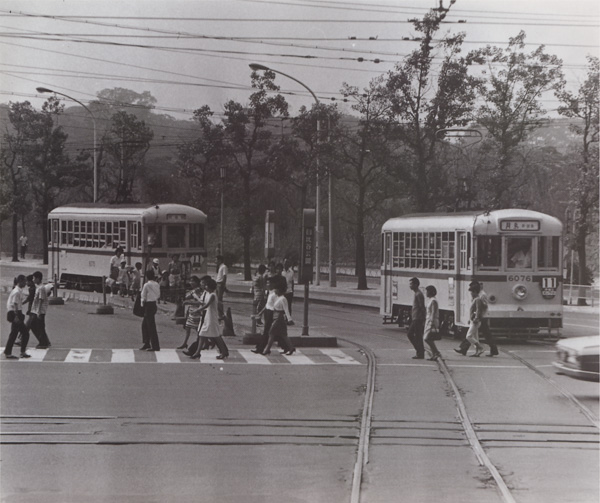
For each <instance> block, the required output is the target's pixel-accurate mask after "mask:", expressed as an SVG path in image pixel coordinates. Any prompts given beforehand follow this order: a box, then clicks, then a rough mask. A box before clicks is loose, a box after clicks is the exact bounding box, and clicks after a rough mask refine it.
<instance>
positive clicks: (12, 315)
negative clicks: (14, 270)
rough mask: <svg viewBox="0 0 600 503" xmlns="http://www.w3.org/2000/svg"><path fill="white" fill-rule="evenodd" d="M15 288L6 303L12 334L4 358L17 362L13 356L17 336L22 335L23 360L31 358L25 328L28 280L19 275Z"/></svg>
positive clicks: (7, 342)
mask: <svg viewBox="0 0 600 503" xmlns="http://www.w3.org/2000/svg"><path fill="white" fill-rule="evenodd" d="M15 283H16V284H15V286H14V288H13V289H12V291H11V292H10V295H9V296H8V300H7V302H6V316H7V319H8V321H9V322H10V334H9V336H8V340H7V341H6V347H5V348H4V357H5V358H6V359H7V360H16V359H17V357H16V356H15V355H13V354H12V349H13V346H14V344H15V341H16V340H17V335H18V334H21V358H29V357H30V355H29V354H27V343H28V342H29V330H28V329H27V327H26V326H25V315H24V314H23V300H24V299H26V298H27V294H28V291H27V290H26V286H27V278H26V277H25V275H23V274H19V275H18V276H17V278H16V282H15Z"/></svg>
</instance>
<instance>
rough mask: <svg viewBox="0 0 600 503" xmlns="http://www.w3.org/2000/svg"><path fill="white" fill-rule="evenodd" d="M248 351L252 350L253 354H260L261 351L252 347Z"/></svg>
mask: <svg viewBox="0 0 600 503" xmlns="http://www.w3.org/2000/svg"><path fill="white" fill-rule="evenodd" d="M250 351H252V352H253V353H254V354H255V355H262V351H259V350H258V349H256V348H254V349H251V350H250Z"/></svg>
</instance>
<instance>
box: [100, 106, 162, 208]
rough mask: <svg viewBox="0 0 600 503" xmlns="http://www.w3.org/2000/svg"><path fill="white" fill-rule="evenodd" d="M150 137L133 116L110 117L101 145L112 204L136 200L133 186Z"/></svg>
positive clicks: (148, 146)
mask: <svg viewBox="0 0 600 503" xmlns="http://www.w3.org/2000/svg"><path fill="white" fill-rule="evenodd" d="M153 137H154V133H153V132H152V130H151V129H150V128H149V127H148V126H146V122H145V121H143V120H138V119H137V118H136V117H135V115H133V114H128V113H126V112H117V113H116V114H114V115H113V116H112V126H111V129H110V131H109V132H108V134H107V135H106V137H105V138H104V141H103V145H104V148H105V150H106V152H107V154H108V155H109V156H110V168H111V172H110V174H109V177H110V178H112V186H113V187H114V190H115V197H114V202H115V203H132V202H134V201H135V200H136V196H135V195H134V185H135V181H136V177H137V174H138V171H139V170H140V169H141V168H143V166H144V157H145V156H146V153H147V152H148V149H149V148H150V142H151V140H152V138H153Z"/></svg>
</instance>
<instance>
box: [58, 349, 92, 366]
mask: <svg viewBox="0 0 600 503" xmlns="http://www.w3.org/2000/svg"><path fill="white" fill-rule="evenodd" d="M90 356H92V350H91V349H71V351H69V354H68V355H67V357H66V358H65V362H67V363H87V362H89V361H90Z"/></svg>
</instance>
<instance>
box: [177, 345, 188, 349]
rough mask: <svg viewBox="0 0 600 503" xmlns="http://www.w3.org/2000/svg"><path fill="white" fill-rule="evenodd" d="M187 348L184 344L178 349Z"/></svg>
mask: <svg viewBox="0 0 600 503" xmlns="http://www.w3.org/2000/svg"><path fill="white" fill-rule="evenodd" d="M186 348H187V344H182V345H181V346H179V347H177V349H186Z"/></svg>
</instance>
